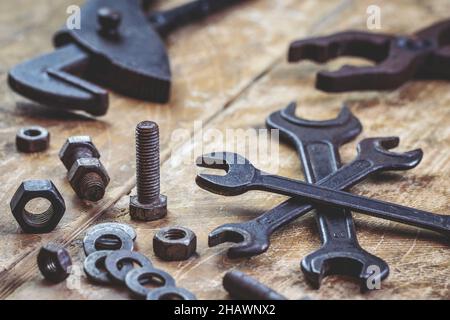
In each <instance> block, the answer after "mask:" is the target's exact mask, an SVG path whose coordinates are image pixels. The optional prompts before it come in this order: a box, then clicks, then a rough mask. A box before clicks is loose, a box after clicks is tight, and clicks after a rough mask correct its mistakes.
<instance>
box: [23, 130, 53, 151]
mask: <svg viewBox="0 0 450 320" xmlns="http://www.w3.org/2000/svg"><path fill="white" fill-rule="evenodd" d="M49 144H50V133H49V132H48V131H47V130H46V129H45V128H42V127H39V126H32V127H26V128H21V129H20V130H19V132H17V135H16V147H17V150H19V151H21V152H25V153H33V152H41V151H44V150H47V149H48V146H49Z"/></svg>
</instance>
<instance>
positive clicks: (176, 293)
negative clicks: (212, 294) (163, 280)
mask: <svg viewBox="0 0 450 320" xmlns="http://www.w3.org/2000/svg"><path fill="white" fill-rule="evenodd" d="M146 300H197V297H196V296H195V295H194V294H193V293H192V292H190V291H188V290H186V289H184V288H177V287H161V288H157V289H155V290H152V291H150V292H149V293H148V294H147V297H146Z"/></svg>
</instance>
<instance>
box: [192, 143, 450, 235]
mask: <svg viewBox="0 0 450 320" xmlns="http://www.w3.org/2000/svg"><path fill="white" fill-rule="evenodd" d="M413 156H417V155H413ZM197 165H198V166H200V167H204V168H211V169H222V170H225V171H226V174H225V175H213V174H203V173H200V174H198V175H197V177H196V183H197V185H198V186H199V187H201V188H202V189H204V190H207V191H210V192H212V193H216V194H220V195H224V196H236V195H240V194H243V193H246V192H248V191H250V190H260V191H266V192H272V193H276V194H282V195H286V196H290V197H297V198H298V199H303V200H304V201H305V202H307V203H308V202H309V203H313V204H317V205H329V206H335V207H339V208H344V209H349V210H353V211H356V212H361V213H364V214H367V215H371V216H374V217H378V218H382V219H387V220H391V221H396V222H399V223H403V224H408V225H412V226H415V227H420V228H424V229H428V230H432V231H435V232H439V233H441V234H443V235H444V236H446V237H448V236H450V215H441V214H435V213H431V212H427V211H423V210H419V209H415V208H410V207H406V206H401V205H398V204H394V203H390V202H385V201H381V200H377V199H370V198H367V197H363V196H358V195H354V194H351V193H348V192H343V191H337V190H333V189H331V188H333V187H334V186H335V185H340V184H341V183H342V182H341V181H339V180H338V181H336V177H339V179H342V178H343V177H345V178H347V179H349V177H351V178H352V179H354V178H355V176H358V175H359V174H360V173H361V172H364V170H361V166H362V169H364V168H366V167H369V168H370V166H371V164H370V162H368V161H366V162H365V163H364V162H362V163H361V162H358V163H352V164H351V165H353V166H354V167H350V168H349V167H348V165H347V166H344V167H342V168H341V169H339V170H338V171H336V173H335V174H333V175H330V176H328V177H327V178H325V179H322V180H321V181H320V182H319V183H318V184H317V185H313V184H309V183H306V182H303V181H298V180H293V179H289V178H286V177H282V176H278V175H271V174H269V173H266V172H263V171H261V170H259V169H257V168H256V167H254V166H253V165H252V164H251V163H250V161H249V160H247V159H245V158H244V157H242V156H241V155H239V154H236V153H232V152H214V153H209V154H205V155H203V156H202V157H200V159H197ZM344 174H345V176H344ZM341 175H342V176H341ZM311 207H312V206H311Z"/></svg>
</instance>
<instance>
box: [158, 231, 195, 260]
mask: <svg viewBox="0 0 450 320" xmlns="http://www.w3.org/2000/svg"><path fill="white" fill-rule="evenodd" d="M196 250H197V236H196V235H195V233H194V232H193V231H192V230H190V229H188V228H185V227H179V226H176V227H167V228H163V229H161V230H159V231H158V232H157V233H156V234H155V236H154V237H153V251H154V252H155V254H156V255H157V256H158V257H159V258H161V259H163V260H166V261H181V260H187V259H189V257H190V256H192V255H193V254H194V253H195V251H196Z"/></svg>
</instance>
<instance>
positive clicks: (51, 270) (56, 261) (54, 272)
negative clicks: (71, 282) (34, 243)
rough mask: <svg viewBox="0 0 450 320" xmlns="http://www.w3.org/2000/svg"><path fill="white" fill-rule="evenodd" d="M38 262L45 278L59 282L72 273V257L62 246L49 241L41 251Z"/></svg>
mask: <svg viewBox="0 0 450 320" xmlns="http://www.w3.org/2000/svg"><path fill="white" fill-rule="evenodd" d="M37 264H38V268H39V270H40V271H41V273H42V275H43V276H44V278H45V279H47V280H49V281H51V282H54V283H58V282H61V281H63V280H65V279H66V278H67V277H68V276H69V275H70V271H71V268H72V259H71V258H70V254H69V252H67V250H66V249H64V248H63V247H62V246H60V245H57V244H54V243H48V244H46V245H44V246H43V247H42V248H41V250H40V251H39V253H38V256H37Z"/></svg>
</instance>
